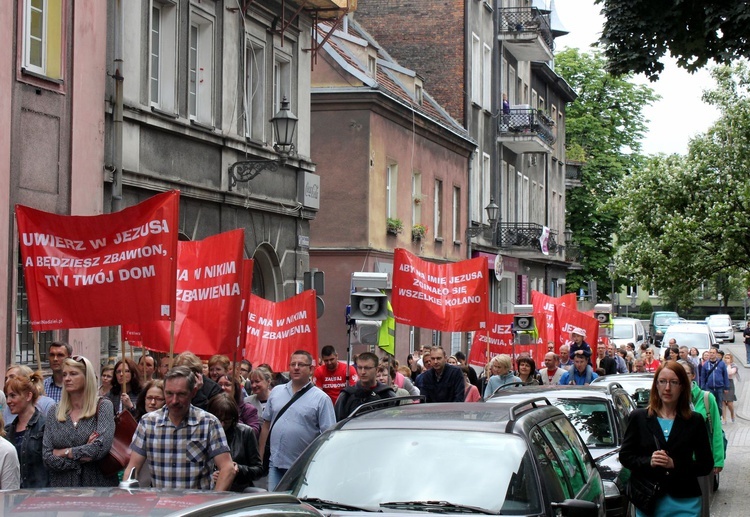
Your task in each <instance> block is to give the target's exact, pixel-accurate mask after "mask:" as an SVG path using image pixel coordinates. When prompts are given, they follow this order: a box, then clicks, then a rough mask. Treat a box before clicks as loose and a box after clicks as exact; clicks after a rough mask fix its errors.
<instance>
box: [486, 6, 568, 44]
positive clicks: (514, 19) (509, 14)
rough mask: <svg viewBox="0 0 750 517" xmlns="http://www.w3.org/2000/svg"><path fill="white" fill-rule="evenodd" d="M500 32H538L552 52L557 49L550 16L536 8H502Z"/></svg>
mask: <svg viewBox="0 0 750 517" xmlns="http://www.w3.org/2000/svg"><path fill="white" fill-rule="evenodd" d="M499 11H500V20H501V21H500V32H502V33H519V32H538V33H539V35H540V36H541V37H542V39H543V40H544V43H545V44H546V45H547V47H549V49H550V50H554V49H555V40H554V38H553V37H552V30H550V26H549V18H548V15H544V14H542V13H541V12H540V11H539V9H537V8H536V7H501V8H500V9H499Z"/></svg>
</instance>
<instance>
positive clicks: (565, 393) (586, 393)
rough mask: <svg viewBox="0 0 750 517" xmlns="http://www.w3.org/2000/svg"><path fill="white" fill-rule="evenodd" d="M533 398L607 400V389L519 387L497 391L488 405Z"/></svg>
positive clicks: (563, 386)
mask: <svg viewBox="0 0 750 517" xmlns="http://www.w3.org/2000/svg"><path fill="white" fill-rule="evenodd" d="M534 397H548V398H553V399H576V400H580V399H601V400H606V399H608V398H609V387H608V386H607V385H606V384H602V385H601V386H594V385H589V386H585V387H584V386H569V385H546V386H544V385H543V386H519V387H517V388H507V389H504V390H501V391H498V392H497V394H495V395H494V396H493V397H492V398H490V399H488V400H487V402H488V403H492V404H497V403H504V404H508V405H512V404H515V403H517V402H520V401H522V400H527V399H530V398H534Z"/></svg>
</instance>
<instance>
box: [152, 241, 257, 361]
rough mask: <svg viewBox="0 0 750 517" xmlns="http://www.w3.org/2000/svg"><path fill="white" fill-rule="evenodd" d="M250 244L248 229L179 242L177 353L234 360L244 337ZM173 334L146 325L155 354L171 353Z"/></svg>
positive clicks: (166, 326)
mask: <svg viewBox="0 0 750 517" xmlns="http://www.w3.org/2000/svg"><path fill="white" fill-rule="evenodd" d="M244 244H245V231H244V230H242V229H239V230H232V231H229V232H224V233H220V234H219V235H214V236H212V237H208V238H206V239H203V240H202V241H183V242H180V243H179V246H178V250H177V319H176V320H175V342H174V351H175V353H180V352H185V351H187V350H189V351H191V352H193V353H194V354H196V355H199V356H202V357H210V356H212V355H214V354H225V355H228V356H229V357H232V354H233V353H234V350H235V349H236V347H237V339H238V335H239V333H240V316H241V311H242V288H241V285H242V271H243V260H242V257H243V249H244ZM169 334H170V325H169V324H168V323H163V322H155V323H151V324H146V325H141V335H142V339H143V344H144V346H145V347H146V348H148V349H150V350H156V351H159V352H169V340H170V336H169Z"/></svg>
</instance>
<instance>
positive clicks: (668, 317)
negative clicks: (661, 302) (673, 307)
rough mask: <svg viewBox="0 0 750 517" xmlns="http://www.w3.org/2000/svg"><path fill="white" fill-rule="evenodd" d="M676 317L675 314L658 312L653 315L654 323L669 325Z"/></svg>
mask: <svg viewBox="0 0 750 517" xmlns="http://www.w3.org/2000/svg"><path fill="white" fill-rule="evenodd" d="M678 319H679V318H678V316H677V315H676V314H659V315H658V316H654V325H669V324H670V323H674V322H676V321H677V320H678Z"/></svg>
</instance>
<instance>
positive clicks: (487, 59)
mask: <svg viewBox="0 0 750 517" xmlns="http://www.w3.org/2000/svg"><path fill="white" fill-rule="evenodd" d="M483 48H484V52H483V53H482V61H483V63H482V106H483V107H484V108H485V109H490V107H491V106H492V48H490V46H489V45H487V44H485V45H484V47H483Z"/></svg>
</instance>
